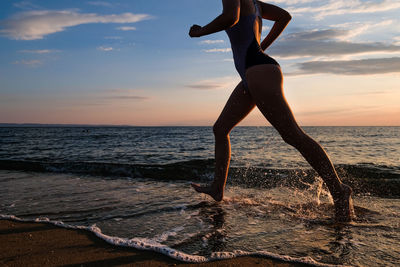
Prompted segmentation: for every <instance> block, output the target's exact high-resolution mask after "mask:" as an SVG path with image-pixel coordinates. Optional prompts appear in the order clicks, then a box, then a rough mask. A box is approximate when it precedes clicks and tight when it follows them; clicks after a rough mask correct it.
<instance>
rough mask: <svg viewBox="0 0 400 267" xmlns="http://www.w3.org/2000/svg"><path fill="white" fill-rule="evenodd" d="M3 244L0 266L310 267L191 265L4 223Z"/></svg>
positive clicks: (65, 232)
mask: <svg viewBox="0 0 400 267" xmlns="http://www.w3.org/2000/svg"><path fill="white" fill-rule="evenodd" d="M0 244H1V248H0V266H150V267H152V266H193V267H194V266H279V267H284V266H286V267H287V266H308V265H305V264H293V263H285V262H281V261H277V260H272V259H267V258H260V257H239V258H235V259H230V260H223V261H214V262H209V263H202V264H187V263H182V262H179V261H176V260H173V259H171V258H168V257H166V256H164V255H162V254H158V253H155V252H149V251H139V250H136V249H132V248H122V247H116V246H112V245H110V244H108V243H106V242H105V241H103V240H101V239H99V238H97V237H96V236H95V235H94V234H93V233H90V232H87V231H83V230H70V229H64V228H59V227H56V226H53V225H49V224H43V223H21V222H15V221H8V220H0Z"/></svg>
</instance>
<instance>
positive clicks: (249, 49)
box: [226, 0, 279, 90]
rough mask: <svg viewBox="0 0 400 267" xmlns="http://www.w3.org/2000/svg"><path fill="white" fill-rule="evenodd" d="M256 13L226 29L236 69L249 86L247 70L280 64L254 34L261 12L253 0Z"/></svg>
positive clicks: (245, 84) (242, 18)
mask: <svg viewBox="0 0 400 267" xmlns="http://www.w3.org/2000/svg"><path fill="white" fill-rule="evenodd" d="M253 3H254V6H255V9H256V13H255V14H250V15H248V16H243V17H240V19H239V22H238V23H236V24H235V25H234V26H233V27H232V28H229V29H227V30H226V33H227V34H228V37H229V40H230V42H231V46H232V52H233V59H234V61H235V67H236V70H237V71H238V72H239V74H240V77H242V81H243V84H244V86H245V88H246V90H248V88H247V81H246V75H245V74H246V70H247V69H248V68H250V67H252V66H255V65H261V64H274V65H278V66H279V64H278V62H276V61H275V60H274V59H273V58H272V57H270V56H268V55H267V54H265V53H264V52H263V50H262V49H261V47H260V43H259V41H257V39H256V36H255V34H254V23H255V21H256V19H257V17H260V18H261V13H260V10H259V7H258V4H257V1H256V0H253Z"/></svg>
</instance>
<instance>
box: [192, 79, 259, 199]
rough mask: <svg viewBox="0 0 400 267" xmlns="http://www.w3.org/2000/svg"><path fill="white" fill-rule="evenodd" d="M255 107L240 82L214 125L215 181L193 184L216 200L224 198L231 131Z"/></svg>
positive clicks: (199, 190)
mask: <svg viewBox="0 0 400 267" xmlns="http://www.w3.org/2000/svg"><path fill="white" fill-rule="evenodd" d="M254 107H255V102H254V100H253V98H252V97H251V96H250V95H249V93H248V92H246V91H245V89H244V86H243V83H242V82H240V83H239V84H238V85H237V86H236V88H235V90H234V91H233V92H232V94H231V96H230V97H229V99H228V101H227V103H226V104H225V107H224V109H223V110H222V112H221V114H220V116H219V117H218V119H217V121H216V122H215V124H214V127H213V132H214V136H215V176H214V181H213V183H212V184H211V185H210V186H200V185H198V184H192V186H193V188H194V189H195V190H196V191H197V192H199V193H205V194H208V195H210V196H211V197H212V198H214V200H216V201H221V200H222V199H223V196H224V188H225V184H226V179H227V176H228V169H229V163H230V159H231V145H230V139H229V133H230V131H231V130H232V129H233V128H234V127H235V126H236V125H237V124H238V123H239V122H240V121H242V120H243V119H244V118H245V117H246V116H247V115H248V114H249V113H250V111H252V110H253V109H254Z"/></svg>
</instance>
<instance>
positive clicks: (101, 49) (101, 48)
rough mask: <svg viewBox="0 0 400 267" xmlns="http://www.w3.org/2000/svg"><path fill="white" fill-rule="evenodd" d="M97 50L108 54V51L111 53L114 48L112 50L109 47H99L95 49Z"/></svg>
mask: <svg viewBox="0 0 400 267" xmlns="http://www.w3.org/2000/svg"><path fill="white" fill-rule="evenodd" d="M97 50H99V51H104V52H110V51H113V50H114V48H112V47H111V46H99V47H97Z"/></svg>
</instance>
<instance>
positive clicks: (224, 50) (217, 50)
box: [203, 48, 232, 53]
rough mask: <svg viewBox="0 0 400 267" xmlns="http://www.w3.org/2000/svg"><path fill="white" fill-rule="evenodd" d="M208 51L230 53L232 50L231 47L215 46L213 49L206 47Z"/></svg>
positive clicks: (205, 50)
mask: <svg viewBox="0 0 400 267" xmlns="http://www.w3.org/2000/svg"><path fill="white" fill-rule="evenodd" d="M203 51H204V52H206V53H228V52H231V51H232V49H231V48H213V49H204V50H203Z"/></svg>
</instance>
